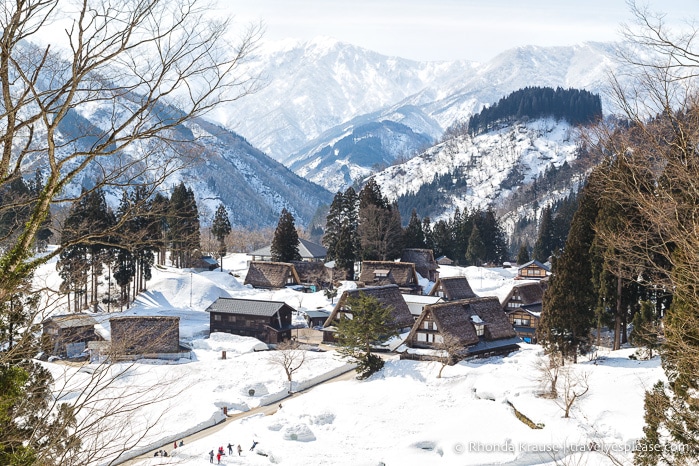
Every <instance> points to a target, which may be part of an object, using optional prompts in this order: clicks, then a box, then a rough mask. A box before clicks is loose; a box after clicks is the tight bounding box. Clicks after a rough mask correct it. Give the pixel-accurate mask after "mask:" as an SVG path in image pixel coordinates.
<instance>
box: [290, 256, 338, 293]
mask: <svg viewBox="0 0 699 466" xmlns="http://www.w3.org/2000/svg"><path fill="white" fill-rule="evenodd" d="M291 264H292V265H293V266H294V270H296V275H297V276H298V277H299V284H300V285H302V286H303V287H304V289H306V290H308V291H310V292H312V293H315V292H316V291H320V290H322V289H325V288H328V287H329V286H331V285H332V282H333V270H332V269H330V268H328V267H326V266H325V264H324V263H322V262H304V261H293V262H292V263H291Z"/></svg>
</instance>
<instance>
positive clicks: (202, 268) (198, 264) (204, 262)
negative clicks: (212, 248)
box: [192, 256, 220, 272]
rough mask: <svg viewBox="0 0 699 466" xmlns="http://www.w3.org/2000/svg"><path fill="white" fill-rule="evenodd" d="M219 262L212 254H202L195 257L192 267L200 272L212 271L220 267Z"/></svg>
mask: <svg viewBox="0 0 699 466" xmlns="http://www.w3.org/2000/svg"><path fill="white" fill-rule="evenodd" d="M219 265H220V264H219V263H218V261H217V260H216V259H214V258H213V257H212V256H201V257H198V258H196V259H194V264H193V265H192V268H193V269H194V270H196V271H199V272H207V271H208V272H212V271H214V270H216V269H217V268H219Z"/></svg>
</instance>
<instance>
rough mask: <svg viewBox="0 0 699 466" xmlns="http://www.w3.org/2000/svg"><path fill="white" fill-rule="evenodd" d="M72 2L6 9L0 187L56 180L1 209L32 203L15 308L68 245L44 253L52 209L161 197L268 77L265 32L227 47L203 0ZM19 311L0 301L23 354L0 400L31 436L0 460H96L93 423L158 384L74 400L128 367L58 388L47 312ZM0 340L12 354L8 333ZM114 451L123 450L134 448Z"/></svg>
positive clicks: (3, 266)
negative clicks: (224, 115)
mask: <svg viewBox="0 0 699 466" xmlns="http://www.w3.org/2000/svg"><path fill="white" fill-rule="evenodd" d="M66 5H67V4H66V3H65V2H59V1H58V0H17V1H14V2H5V3H3V4H2V6H0V190H5V189H6V188H8V187H9V186H11V184H12V183H13V182H15V181H17V180H18V179H21V178H22V177H24V176H26V175H28V174H30V173H33V172H34V171H35V169H38V170H39V171H40V172H41V173H42V175H43V180H44V183H43V186H42V188H41V190H40V191H38V192H37V193H35V194H33V195H32V196H29V197H27V198H25V199H24V200H23V201H22V205H21V206H7V205H3V206H2V207H0V211H1V212H0V213H2V212H8V210H7V209H9V208H10V207H11V208H13V209H16V208H17V207H22V208H23V209H26V211H27V214H26V220H23V221H22V222H17V223H14V224H12V225H10V226H9V231H7V232H5V234H4V236H3V248H2V250H0V303H12V302H13V300H14V299H15V295H16V294H17V293H18V292H21V293H24V294H26V295H27V296H28V295H29V293H28V292H26V293H25V291H26V287H27V283H29V282H30V280H31V278H32V276H33V274H34V273H35V272H36V270H37V268H38V267H39V266H40V265H42V264H45V263H47V262H48V261H50V260H51V259H53V258H54V257H56V256H58V255H59V254H60V253H61V248H58V249H55V250H52V251H50V252H49V253H48V254H45V255H42V256H36V255H32V248H33V245H34V244H35V242H36V239H37V235H38V233H39V232H40V231H41V229H42V228H43V227H44V223H45V220H46V219H47V216H48V214H49V212H50V211H51V210H52V209H60V207H61V206H62V205H66V204H67V203H71V202H73V201H75V200H76V199H78V198H80V197H81V196H83V195H85V192H90V191H92V190H96V189H103V188H107V187H108V188H110V189H120V188H123V187H127V186H140V187H145V188H146V191H147V192H146V193H145V194H146V197H148V195H152V194H153V193H154V192H155V191H156V190H157V189H159V188H160V186H161V185H162V183H163V182H164V181H165V180H166V179H167V178H168V177H169V176H170V175H171V174H172V173H174V172H175V171H177V170H180V169H182V168H183V167H185V166H188V165H189V164H190V163H195V162H197V160H198V159H199V158H200V157H201V155H202V147H201V145H200V144H199V143H198V141H197V140H196V138H194V139H193V138H192V137H190V136H189V133H188V132H187V131H184V132H183V129H184V128H186V127H187V125H189V124H193V123H196V121H197V118H199V117H201V116H202V115H204V114H205V113H206V112H207V111H209V110H211V109H212V108H213V107H214V106H215V105H217V104H219V103H220V102H225V101H229V100H234V99H237V98H239V97H241V96H243V95H245V94H247V93H248V92H251V91H253V90H254V89H255V88H256V86H257V84H258V82H259V81H258V80H257V79H256V78H255V76H250V75H247V74H245V73H244V72H242V67H241V66H240V65H241V64H242V63H243V61H244V60H245V59H246V57H247V56H248V55H249V54H250V53H251V52H252V51H253V49H254V46H255V44H256V42H257V39H258V38H259V35H260V28H259V27H255V26H253V27H250V28H247V29H245V30H243V31H241V33H240V35H239V38H238V39H237V41H236V43H229V42H228V41H227V40H226V37H228V35H229V33H230V32H231V28H232V26H233V25H232V23H231V22H230V21H228V20H225V19H224V20H211V19H210V18H211V17H212V15H211V14H210V10H209V9H208V5H206V4H204V3H202V2H201V1H200V0H178V1H174V0H126V1H124V2H120V4H119V6H118V8H115V7H114V6H113V5H112V4H111V3H110V2H104V1H101V0H83V1H81V2H78V3H74V4H73V8H74V9H73V10H67V9H65V8H70V7H68V6H66ZM59 24H60V25H62V26H63V30H62V32H61V33H59V34H56V33H55V32H54V33H53V34H52V35H51V36H50V40H51V41H52V44H51V45H38V44H42V43H45V41H42V38H46V37H49V36H48V35H47V32H46V31H47V29H48V27H49V26H51V25H59ZM185 133H187V134H185ZM173 155H176V156H173ZM83 181H85V182H84V183H82V182H83ZM74 184H76V185H80V184H83V186H86V187H88V188H89V189H87V191H83V192H82V193H81V192H80V190H79V189H77V190H76V189H73V188H71V186H72V185H74ZM130 218H132V216H130V215H124V216H122V217H121V220H120V221H119V222H117V224H116V225H114V226H113V228H111V230H110V231H94V230H92V231H91V230H88V231H86V232H85V233H84V234H82V235H79V236H76V237H75V238H71V241H69V242H66V243H64V244H63V245H62V246H64V247H69V246H71V245H76V244H91V243H96V242H105V241H109V240H105V238H112V237H113V236H112V235H117V234H118V233H119V232H120V231H122V230H123V226H124V225H125V224H126V222H128V221H129V220H130ZM34 291H37V290H36V289H35V290H34ZM55 291H56V290H49V289H48V288H45V289H40V290H38V292H39V293H40V296H41V298H40V301H44V302H45V301H53V302H56V299H55V298H47V297H45V296H44V294H46V293H49V292H55ZM12 307H13V306H11V305H10V306H7V307H2V308H1V309H0V326H4V325H5V322H10V320H11V319H10V317H12V316H13V315H19V317H20V318H21V319H20V320H21V322H13V327H12V328H13V330H12V332H10V333H11V334H13V336H12V341H13V346H12V350H11V351H3V352H2V353H0V378H2V381H3V386H4V387H8V388H10V389H11V390H9V391H4V393H0V401H1V402H0V405H2V406H3V407H4V408H5V409H6V410H7V412H3V413H2V417H3V418H5V419H9V420H10V422H11V424H12V425H11V426H5V427H8V429H12V431H13V432H17V433H21V436H16V437H9V436H3V439H2V440H1V441H0V463H8V464H9V463H14V462H15V459H16V456H17V455H20V456H21V457H22V458H24V460H25V461H27V459H29V461H31V462H35V463H39V464H86V462H89V460H91V459H92V458H96V457H97V456H99V454H98V453H94V452H91V451H90V450H91V448H92V447H91V445H100V444H104V441H105V439H106V437H107V436H108V434H106V433H104V431H103V428H104V422H84V421H83V420H84V419H88V418H89V417H90V416H95V415H99V414H100V413H101V414H102V415H103V417H102V419H103V420H107V419H109V413H119V412H120V413H124V415H128V413H133V411H134V408H135V406H137V405H139V404H147V403H149V401H148V397H142V396H141V395H145V394H147V393H148V389H144V390H143V391H139V390H138V389H134V391H133V392H131V393H132V394H133V396H132V397H131V398H129V397H123V396H118V397H114V398H112V399H111V403H112V404H111V405H110V404H109V403H107V404H100V405H99V408H97V405H94V404H90V403H89V402H86V403H85V402H80V401H76V400H81V399H83V400H94V399H95V397H100V394H104V396H103V400H104V401H106V400H105V399H104V397H106V396H107V395H106V393H108V392H109V391H108V390H107V387H109V386H110V385H111V384H113V383H114V382H115V381H116V380H118V379H119V374H120V372H119V370H118V368H115V369H114V370H105V371H102V372H99V373H100V374H101V375H99V376H96V378H93V379H91V380H89V381H88V383H86V384H82V385H77V386H76V385H71V384H70V383H69V382H68V381H67V379H65V378H64V379H63V380H56V381H53V386H52V388H49V386H50V385H51V383H52V378H51V377H50V375H49V374H48V372H47V371H45V370H43V369H42V368H41V367H40V366H39V365H38V364H37V363H36V362H34V361H32V360H31V358H32V356H33V355H34V354H36V349H37V341H36V339H35V337H34V335H35V326H34V324H35V323H36V322H40V321H41V319H42V318H43V317H45V315H44V314H43V313H44V311H45V310H46V309H47V308H46V307H40V306H25V307H23V310H22V312H21V313H16V312H14V313H10V312H9V311H7V310H6V308H7V309H9V308H12ZM48 309H52V308H48ZM0 334H1V335H2V341H0V346H2V347H3V348H4V347H6V343H7V334H6V333H3V332H0ZM5 383H7V385H5ZM61 384H64V385H62V386H63V387H64V388H63V389H64V390H67V389H68V387H74V390H72V391H71V396H70V397H69V398H65V399H60V402H59V401H57V399H56V398H54V397H52V396H51V395H50V390H53V391H54V392H59V393H60V392H61V390H62V389H61ZM153 393H157V390H154V391H153ZM24 395H26V396H24ZM127 400H129V401H127ZM27 403H30V404H27ZM119 407H121V408H119ZM6 414H9V417H5V415H6ZM25 414H26V415H25ZM29 414H31V415H29ZM142 427H144V426H142ZM145 429H146V430H147V429H148V426H145ZM8 432H9V431H8ZM135 432H136V431H135ZM138 432H143V430H139V431H138ZM134 435H140V434H134ZM88 438H94V439H95V441H94V442H91V441H88V440H87V439H88ZM80 439H83V440H82V442H80ZM132 440H133V439H132ZM114 445H116V446H117V448H120V449H122V451H125V450H127V449H129V448H130V447H132V446H133V445H134V443H133V442H132V441H126V442H123V443H115V444H114ZM118 454H119V453H118V452H114V455H118ZM13 455H14V456H13ZM90 455H93V456H90ZM95 455H97V456H95ZM114 455H112V456H114ZM85 459H87V460H88V461H85Z"/></svg>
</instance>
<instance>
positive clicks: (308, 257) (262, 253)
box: [250, 238, 328, 262]
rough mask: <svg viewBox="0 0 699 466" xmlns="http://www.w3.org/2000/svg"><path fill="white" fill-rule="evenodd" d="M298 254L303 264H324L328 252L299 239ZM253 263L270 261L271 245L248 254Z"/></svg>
mask: <svg viewBox="0 0 699 466" xmlns="http://www.w3.org/2000/svg"><path fill="white" fill-rule="evenodd" d="M299 254H300V255H301V260H302V261H304V262H324V261H325V258H326V256H327V255H328V250H327V249H326V248H325V247H324V246H322V245H320V244H317V243H314V242H312V241H308V240H307V239H303V238H299ZM250 255H251V256H252V260H253V262H254V261H268V262H270V261H272V245H269V246H265V247H264V248H260V249H258V250H256V251H253V252H251V253H250Z"/></svg>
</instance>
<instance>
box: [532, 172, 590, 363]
mask: <svg viewBox="0 0 699 466" xmlns="http://www.w3.org/2000/svg"><path fill="white" fill-rule="evenodd" d="M591 191H592V189H591V188H590V184H589V183H588V186H586V188H585V189H584V190H583V194H582V196H581V199H580V206H579V208H578V210H577V212H576V213H575V216H574V217H573V223H572V225H571V229H570V234H569V235H568V239H567V241H566V245H565V248H564V250H563V253H562V254H561V255H560V256H554V258H553V261H552V269H553V275H552V276H551V279H550V283H549V287H548V288H547V290H546V292H545V293H544V300H543V309H542V313H541V320H540V321H539V327H538V328H537V338H538V340H539V342H540V343H541V344H542V345H544V346H545V347H546V348H547V350H548V351H550V352H555V353H558V354H559V355H560V356H561V357H562V358H563V359H565V358H568V357H570V358H572V359H573V360H574V361H576V360H577V355H578V353H583V354H584V353H586V352H587V350H588V348H589V345H590V329H591V328H592V327H593V325H594V321H595V312H594V309H595V303H596V299H597V298H596V293H595V290H594V287H593V283H592V263H591V258H590V248H591V246H592V241H593V238H594V230H593V225H594V222H595V219H596V217H597V206H596V204H595V197H596V196H595V195H594V194H593V193H592V192H591Z"/></svg>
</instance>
